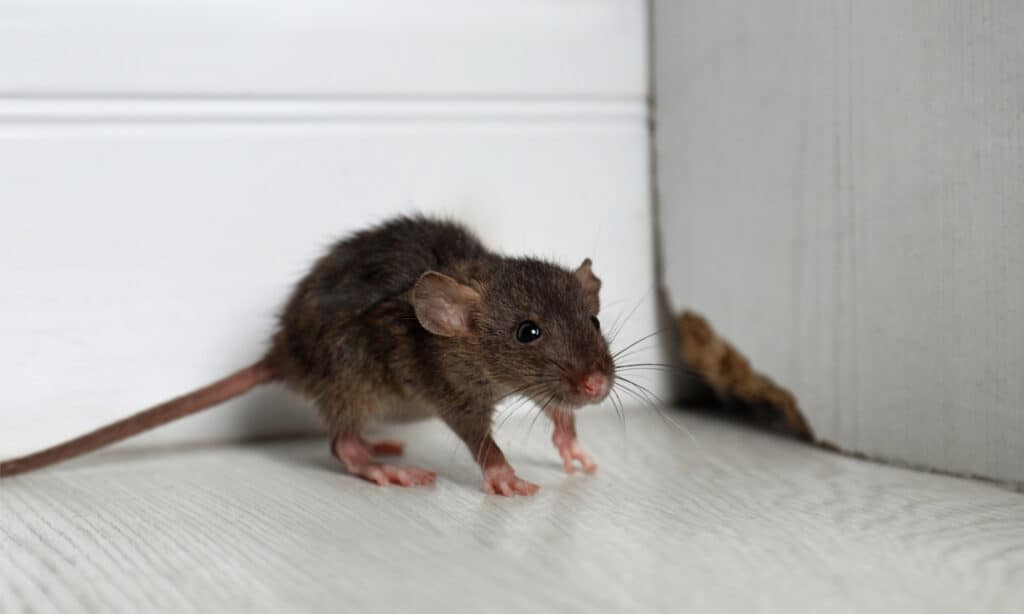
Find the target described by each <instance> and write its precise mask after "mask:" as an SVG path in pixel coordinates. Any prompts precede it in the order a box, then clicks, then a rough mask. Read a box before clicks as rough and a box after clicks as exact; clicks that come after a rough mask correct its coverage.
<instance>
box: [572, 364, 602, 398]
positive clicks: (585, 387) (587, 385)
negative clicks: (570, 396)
mask: <svg viewBox="0 0 1024 614" xmlns="http://www.w3.org/2000/svg"><path fill="white" fill-rule="evenodd" d="M609 387H610V382H609V381H608V376H607V375H605V374H604V373H601V372H600V371H591V372H590V373H587V374H586V375H584V376H583V377H581V378H580V380H579V383H578V384H577V385H576V389H577V391H578V392H579V393H580V394H581V395H583V396H585V397H590V398H592V399H603V398H604V397H605V395H607V394H608V388H609Z"/></svg>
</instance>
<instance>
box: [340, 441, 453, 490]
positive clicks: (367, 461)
mask: <svg viewBox="0 0 1024 614" xmlns="http://www.w3.org/2000/svg"><path fill="white" fill-rule="evenodd" d="M402 448H403V446H402V444H401V443H398V442H395V441H379V442H376V443H368V442H366V441H365V440H363V438H361V437H351V436H349V437H336V438H335V439H334V441H333V442H332V443H331V452H332V453H333V454H334V456H335V457H337V458H338V460H340V461H341V462H342V464H344V465H345V468H346V469H348V471H349V473H351V474H352V475H355V476H359V477H361V478H363V479H365V480H369V481H371V482H375V483H377V484H380V485H381V486H386V485H388V484H395V485H398V486H424V485H427V484H433V483H434V480H435V479H436V478H437V474H436V473H434V472H433V471H427V470H425V469H418V468H416V467H399V466H396V465H385V464H383V463H378V462H376V461H375V460H373V455H374V454H380V455H387V454H401V452H402Z"/></svg>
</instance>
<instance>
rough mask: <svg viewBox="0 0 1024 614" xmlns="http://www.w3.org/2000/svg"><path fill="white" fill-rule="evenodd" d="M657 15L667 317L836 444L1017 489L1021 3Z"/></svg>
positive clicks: (994, 0) (692, 10)
mask: <svg viewBox="0 0 1024 614" xmlns="http://www.w3.org/2000/svg"><path fill="white" fill-rule="evenodd" d="M655 5H656V6H655V13H656V14H655V20H654V23H655V25H656V32H655V40H656V44H657V50H656V65H657V70H656V73H657V78H656V81H657V108H658V116H657V121H656V123H657V131H656V135H657V154H658V165H659V169H660V178H659V186H658V189H659V191H660V194H661V220H660V222H661V228H662V229H663V231H662V232H663V234H664V236H663V242H664V245H665V247H666V250H665V252H666V253H665V267H664V268H665V277H666V281H667V283H668V285H669V287H670V289H671V294H672V298H673V301H674V302H675V305H676V307H677V308H682V307H689V308H692V309H694V310H696V311H698V312H701V313H703V314H704V315H705V316H707V317H708V318H709V320H710V321H711V323H712V324H713V325H714V326H715V328H716V329H717V330H718V331H719V332H721V333H722V334H723V335H724V336H725V337H727V338H728V339H730V340H731V341H732V342H734V343H735V345H736V346H737V348H739V349H740V351H742V352H743V353H744V354H746V355H747V356H748V357H750V359H751V361H752V363H753V365H754V367H755V368H756V369H759V370H762V371H764V372H766V373H767V374H768V375H769V376H771V377H772V378H773V379H775V380H776V381H778V382H779V383H780V384H781V385H783V386H785V387H787V388H789V389H790V390H792V391H793V392H794V393H795V394H796V396H797V398H798V399H799V402H800V406H801V407H802V408H803V409H804V410H805V412H806V414H807V417H808V419H809V421H810V423H811V426H812V427H813V428H814V430H815V432H816V433H818V434H819V435H820V436H821V437H822V438H823V439H826V440H830V441H833V442H835V443H836V444H838V445H839V446H841V447H843V448H845V449H849V450H854V451H858V452H862V453H865V454H868V455H872V456H876V457H883V458H887V459H895V460H899V461H902V462H906V463H911V464H914V465H922V466H926V467H934V468H939V469H943V470H948V471H954V472H960V473H964V474H977V475H984V476H989V477H994V478H999V479H1004V480H1012V481H1016V482H1024V378H1022V377H1021V374H1022V373H1024V283H1021V280H1024V241H1021V237H1024V99H1022V97H1021V96H1022V92H1024V69H1022V67H1024V39H1022V37H1021V35H1020V32H1021V31H1022V29H1024V4H1022V3H1020V2H1017V1H1014V0H984V1H978V2H969V3H964V2H956V1H950V0H946V1H942V2H923V1H901V2H880V1H872V2H855V1H852V0H829V1H826V2H820V1H812V0H786V1H782V2H767V3H766V2H755V1H750V0H727V1H724V2H715V3H705V2H674V1H665V2H656V3H655Z"/></svg>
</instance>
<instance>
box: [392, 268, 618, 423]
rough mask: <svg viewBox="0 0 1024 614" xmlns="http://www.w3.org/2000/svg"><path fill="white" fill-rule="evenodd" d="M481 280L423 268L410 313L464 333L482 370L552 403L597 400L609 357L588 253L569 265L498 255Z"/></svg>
mask: <svg viewBox="0 0 1024 614" xmlns="http://www.w3.org/2000/svg"><path fill="white" fill-rule="evenodd" d="M486 277H487V282H486V283H480V284H474V285H472V286H469V285H464V284H461V283H459V282H458V281H456V280H454V279H452V278H451V277H448V276H446V275H442V274H441V273H437V272H434V271H428V272H427V273H424V274H423V276H422V277H420V279H419V281H417V282H416V286H415V288H413V293H412V300H413V306H414V308H415V310H416V318H417V319H418V320H419V322H420V324H422V325H423V327H424V328H426V329H427V330H428V331H430V332H431V333H433V334H435V335H441V336H445V337H454V338H460V337H461V338H465V340H466V341H467V342H468V343H472V344H473V345H474V346H475V347H476V348H477V352H478V355H479V360H480V362H481V364H480V366H481V368H482V370H483V371H484V372H485V373H486V374H487V376H488V377H489V378H490V379H491V380H492V381H495V382H497V383H499V384H500V385H501V386H502V387H503V388H505V389H507V390H508V391H515V392H516V393H517V394H522V395H525V396H528V397H530V398H532V399H533V400H534V401H536V402H537V403H539V404H542V405H547V406H548V407H551V408H562V409H568V408H575V407H579V406H581V405H587V404H591V403H599V402H601V401H602V400H604V398H605V397H606V396H608V393H609V391H610V390H611V387H612V383H613V382H614V378H615V364H614V362H613V360H612V357H611V354H610V353H609V352H608V343H607V341H606V340H605V338H604V336H603V335H602V334H601V323H600V321H599V320H598V318H597V315H598V311H600V306H601V303H600V300H599V298H598V293H599V291H600V290H601V280H599V279H598V278H597V277H596V276H595V275H594V273H593V271H591V268H590V259H589V258H588V259H587V260H584V261H583V264H581V265H580V267H579V268H578V269H576V271H575V272H573V271H567V270H565V269H563V268H561V267H558V266H555V265H553V264H549V263H546V262H542V261H540V260H533V259H501V260H499V261H497V262H496V263H494V265H493V268H492V269H490V270H488V272H487V275H486Z"/></svg>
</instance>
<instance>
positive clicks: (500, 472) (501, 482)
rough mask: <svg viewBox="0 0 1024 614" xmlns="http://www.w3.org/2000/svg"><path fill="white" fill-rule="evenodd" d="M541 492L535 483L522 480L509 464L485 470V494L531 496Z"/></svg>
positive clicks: (493, 466)
mask: <svg viewBox="0 0 1024 614" xmlns="http://www.w3.org/2000/svg"><path fill="white" fill-rule="evenodd" d="M538 490H540V486H537V485H536V484H534V483H533V482H527V481H526V480H522V479H520V478H519V477H518V476H517V475H516V472H515V471H514V470H513V469H512V467H511V466H509V465H508V464H507V463H506V464H502V465H492V466H490V467H487V468H486V469H484V492H486V493H487V494H489V495H504V496H506V497H511V496H513V495H523V496H527V497H528V496H530V495H532V494H534V493H536V492H537V491H538Z"/></svg>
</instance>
